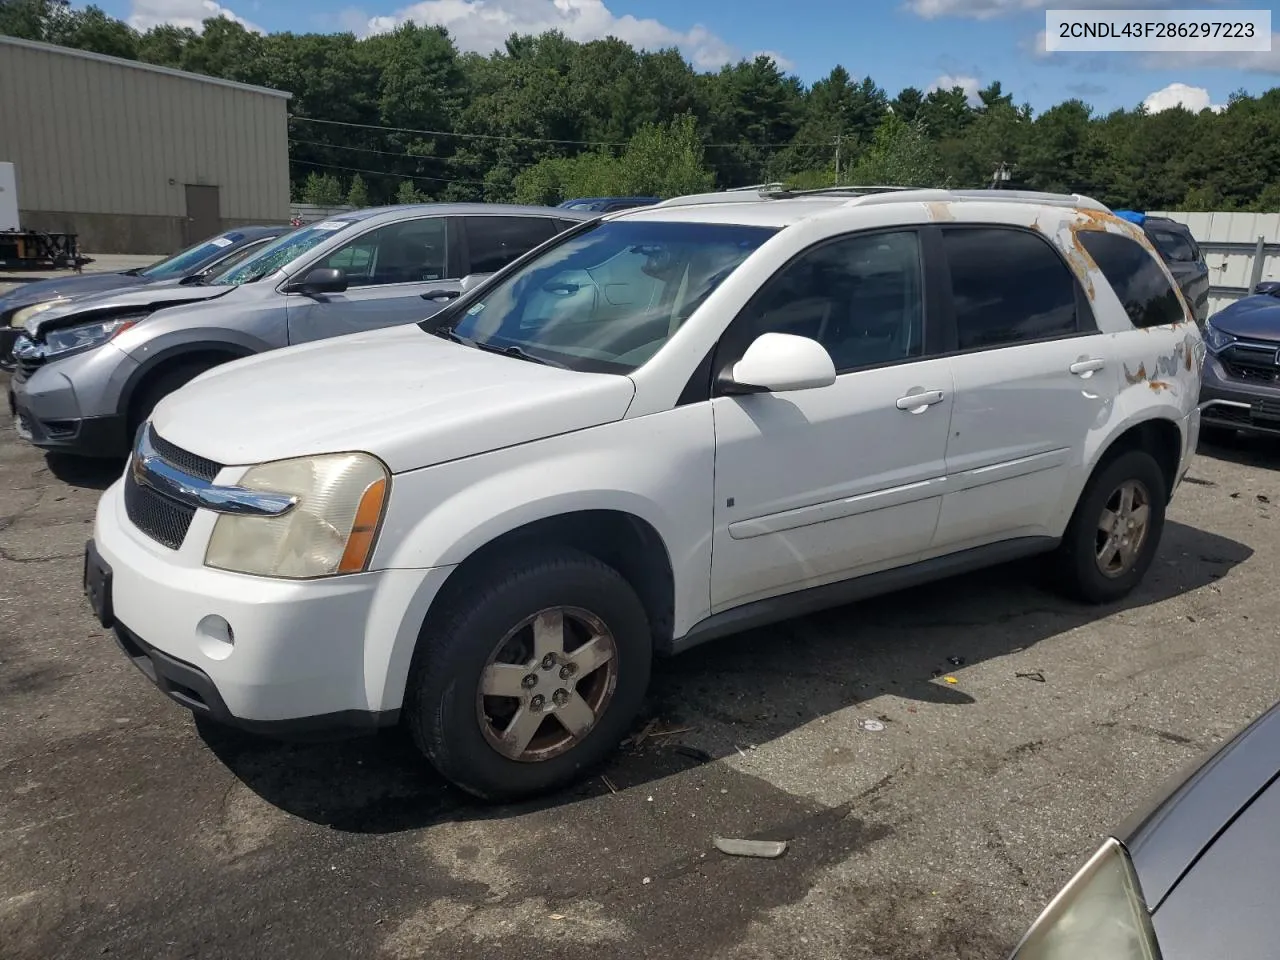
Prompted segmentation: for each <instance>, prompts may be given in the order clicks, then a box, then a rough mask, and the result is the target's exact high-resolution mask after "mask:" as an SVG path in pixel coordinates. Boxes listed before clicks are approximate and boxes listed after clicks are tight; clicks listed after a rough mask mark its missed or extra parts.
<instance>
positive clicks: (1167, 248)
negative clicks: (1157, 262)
mask: <svg viewBox="0 0 1280 960" xmlns="http://www.w3.org/2000/svg"><path fill="white" fill-rule="evenodd" d="M1147 236H1148V237H1150V238H1151V242H1152V244H1153V245H1154V246H1155V248H1156V249H1157V250H1159V251H1160V253H1161V255H1162V256H1164V258H1165V259H1166V260H1176V261H1179V262H1181V263H1194V262H1195V261H1196V259H1197V257H1196V248H1195V245H1194V244H1192V242H1191V238H1190V237H1188V236H1187V235H1186V234H1184V233H1181V232H1179V231H1177V230H1170V229H1167V228H1164V227H1152V226H1150V225H1148V227H1147Z"/></svg>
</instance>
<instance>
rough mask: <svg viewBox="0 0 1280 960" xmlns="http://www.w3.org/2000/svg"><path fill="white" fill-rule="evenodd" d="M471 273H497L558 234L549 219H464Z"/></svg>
mask: <svg viewBox="0 0 1280 960" xmlns="http://www.w3.org/2000/svg"><path fill="white" fill-rule="evenodd" d="M463 221H464V222H465V224H466V231H467V252H468V254H469V255H470V256H469V259H470V261H471V263H470V270H469V271H468V272H469V273H497V272H498V271H499V270H501V269H502V268H503V267H505V266H506V265H507V264H508V263H510V262H511V261H512V260H515V259H516V258H517V257H520V256H523V255H524V254H526V253H528V252H529V251H530V250H532V249H533V248H534V247H536V246H538V244H540V243H543V242H544V241H546V240H550V239H551V238H552V237H553V236H554V235H555V233H556V228H555V224H554V223H553V222H552V221H551V220H550V219H549V218H547V217H463Z"/></svg>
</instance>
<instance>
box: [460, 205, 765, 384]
mask: <svg viewBox="0 0 1280 960" xmlns="http://www.w3.org/2000/svg"><path fill="white" fill-rule="evenodd" d="M775 232H776V230H775V229H774V228H771V227H747V226H738V225H735V224H710V223H679V222H672V223H664V222H654V221H625V220H623V221H615V222H612V223H604V222H597V223H595V224H593V225H592V226H591V227H589V228H588V229H586V230H584V231H583V232H581V233H579V234H576V235H574V236H572V237H570V238H568V239H566V240H563V241H562V242H560V243H558V244H556V245H555V246H554V247H552V248H551V249H549V250H547V251H545V252H544V253H543V254H541V255H540V256H538V257H537V258H535V259H534V260H531V261H530V262H529V263H527V264H525V265H524V266H522V267H521V268H519V269H518V270H516V271H514V272H513V273H512V274H511V275H510V276H508V277H506V278H504V279H503V280H502V281H501V282H499V283H497V284H496V285H495V286H494V287H493V288H492V289H490V290H488V291H487V292H486V293H485V296H484V298H483V299H480V300H475V301H473V302H469V303H467V304H465V307H466V309H465V311H463V312H462V313H460V315H459V316H458V318H457V319H456V320H453V321H451V325H450V326H449V327H447V329H448V330H449V331H450V332H451V333H452V334H453V335H455V336H457V337H459V338H461V339H464V340H467V341H473V342H475V343H476V344H478V345H481V346H487V347H491V348H494V349H510V348H511V347H515V348H517V350H519V351H521V352H524V353H527V354H529V355H531V356H533V357H535V358H538V359H545V360H548V361H550V362H553V363H558V364H562V365H563V366H566V367H570V368H572V369H576V370H590V371H597V372H606V373H630V372H631V371H632V370H634V369H636V368H637V367H639V366H640V365H641V364H643V363H645V361H647V360H648V359H649V358H650V357H652V356H653V355H654V354H655V353H657V352H658V350H659V349H661V348H662V346H663V345H664V344H665V343H666V342H667V340H668V339H669V338H670V337H671V336H672V335H673V334H674V333H675V332H676V331H677V330H678V329H679V328H680V325H681V324H682V323H684V321H685V320H687V319H688V318H689V317H690V316H691V315H692V314H693V312H694V310H696V309H697V308H698V307H699V306H700V305H701V304H702V302H703V301H704V300H705V299H706V298H707V297H708V296H710V295H711V292H712V291H713V290H715V289H716V287H717V286H719V285H720V284H721V283H722V282H723V281H724V280H725V278H726V277H728V276H729V275H730V274H731V273H732V272H733V271H734V270H736V269H737V267H738V265H739V264H741V263H742V261H743V260H745V259H746V258H747V257H748V256H750V255H751V253H752V252H753V251H754V250H756V248H758V247H759V246H760V245H761V244H762V243H764V242H765V241H766V240H768V239H769V237H771V236H773V234H774V233H775ZM463 306H464V304H462V303H460V304H459V308H462V307H463Z"/></svg>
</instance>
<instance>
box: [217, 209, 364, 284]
mask: <svg viewBox="0 0 1280 960" xmlns="http://www.w3.org/2000/svg"><path fill="white" fill-rule="evenodd" d="M358 222H359V221H356V220H323V221H321V222H319V223H313V224H310V225H309V226H305V227H298V229H296V230H290V231H289V232H288V233H286V234H284V235H283V236H281V237H277V238H276V239H275V240H273V241H271V242H270V243H269V244H267V245H266V246H265V247H263V248H262V249H261V250H259V251H258V252H257V253H256V254H254V255H253V256H252V257H249V258H248V259H247V260H244V261H242V262H241V263H240V264H239V265H237V266H235V267H233V268H232V269H230V270H228V271H226V272H225V273H223V274H222V275H221V276H219V277H218V282H219V283H225V284H229V285H231V286H239V285H240V284H242V283H256V282H257V281H259V280H261V279H262V278H263V277H269V276H271V274H273V273H275V272H276V271H277V270H279V269H281V268H282V267H285V266H287V265H288V264H290V263H292V262H293V261H294V260H297V259H298V258H299V257H301V256H302V255H303V254H305V253H307V252H308V251H310V250H313V249H315V248H316V247H318V246H320V244H322V243H324V242H325V241H327V240H329V239H331V238H332V237H334V236H336V235H337V234H339V233H341V232H342V231H343V230H349V229H350V228H351V226H352V225H353V224H355V223H358Z"/></svg>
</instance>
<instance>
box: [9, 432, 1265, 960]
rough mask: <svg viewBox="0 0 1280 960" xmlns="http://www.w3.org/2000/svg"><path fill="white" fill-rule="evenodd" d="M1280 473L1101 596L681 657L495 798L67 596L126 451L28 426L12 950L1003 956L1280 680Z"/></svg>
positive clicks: (852, 627) (14, 723)
mask: <svg viewBox="0 0 1280 960" xmlns="http://www.w3.org/2000/svg"><path fill="white" fill-rule="evenodd" d="M1278 468H1280V445H1278V444H1275V443H1271V442H1266V441H1243V440H1242V441H1239V442H1237V443H1234V444H1232V445H1231V446H1229V447H1225V448H1206V449H1204V450H1203V451H1202V453H1201V456H1200V457H1199V458H1198V459H1197V460H1196V462H1195V463H1194V465H1193V466H1192V469H1191V473H1190V477H1189V479H1188V481H1187V482H1186V483H1185V484H1184V486H1183V487H1182V489H1181V490H1180V491H1179V492H1178V494H1177V497H1176V498H1175V500H1174V504H1173V506H1172V508H1171V511H1170V522H1169V524H1168V527H1167V529H1166V531H1165V536H1164V540H1163V544H1162V547H1161V550H1160V554H1159V558H1158V560H1157V562H1156V564H1155V566H1154V568H1153V569H1152V571H1151V575H1150V577H1149V579H1148V580H1147V582H1146V583H1145V585H1144V586H1143V587H1142V588H1141V589H1140V590H1139V591H1138V592H1137V593H1136V594H1135V595H1134V596H1133V597H1131V598H1130V599H1129V600H1128V601H1126V602H1124V603H1121V604H1118V605H1115V606H1113V607H1109V608H1103V609H1094V608H1084V607H1079V606H1076V605H1073V604H1070V603H1067V602H1064V601H1062V600H1060V599H1058V598H1057V597H1056V596H1055V595H1054V594H1052V593H1050V592H1047V591H1045V590H1044V589H1043V588H1042V587H1041V586H1040V585H1039V582H1038V581H1037V580H1036V578H1035V577H1034V576H1033V575H1032V571H1031V570H1030V569H1029V568H1028V566H1027V565H1026V564H1022V565H1019V566H1014V567H1006V568H1000V569H997V570H992V571H988V572H985V573H980V574H974V575H970V576H966V577H964V578H961V579H958V580H955V581H951V582H948V583H944V584H940V585H935V586H931V587H927V588H922V589H917V590H912V591H910V592H908V593H902V594H897V595H894V596H889V597H884V598H881V599H879V600H875V601H871V602H867V603H863V604H860V605H857V606H852V607H847V608H843V609H840V610H834V611H830V612H827V613H823V614H821V615H817V616H811V617H807V618H804V619H801V620H795V621H791V622H788V623H785V624H781V625H779V626H776V627H771V628H768V629H763V630H757V631H753V632H751V633H748V634H743V635H740V636H735V637H730V638H727V639H724V640H722V641H719V642H717V643H715V644H712V645H709V646H707V647H704V648H700V649H698V650H695V651H692V652H691V653H689V654H687V655H685V656H683V657H681V658H678V659H675V660H671V661H667V662H663V663H660V664H659V666H658V669H657V672H656V675H655V678H654V684H653V690H652V696H651V697H650V699H649V703H648V705H647V708H646V713H645V716H644V717H643V718H642V719H641V722H640V723H639V724H638V726H637V734H636V736H637V738H638V739H640V741H641V742H639V743H635V742H633V743H631V744H629V745H628V746H626V747H625V748H624V749H623V750H622V751H621V752H620V753H619V754H618V755H617V757H616V758H615V759H614V760H613V761H612V762H611V763H610V764H609V765H608V766H607V767H606V768H605V769H604V770H603V771H601V772H600V773H598V774H597V775H595V776H593V777H592V778H591V779H590V780H588V781H586V782H585V783H583V784H582V785H581V786H580V787H578V788H576V789H574V790H571V791H568V792H566V793H564V794H561V795H558V796H555V797H551V798H548V799H546V800H543V801H540V802H538V803H534V804H524V805H517V806H507V807H498V808H493V807H484V806H480V805H477V804H475V803H473V802H471V801H470V800H468V799H467V798H465V797H463V796H462V795H460V794H458V793H457V792H455V791H454V790H452V789H451V788H449V787H447V786H446V785H445V784H443V783H442V782H441V781H440V780H439V779H438V778H437V777H436V776H434V775H433V774H432V772H431V771H430V769H429V768H428V767H427V765H426V764H425V763H424V762H422V761H421V760H420V759H419V758H418V757H417V756H416V754H415V753H414V751H413V749H412V747H411V745H410V744H409V743H408V741H407V738H405V737H403V736H401V735H399V734H397V733H389V734H386V735H382V736H379V737H376V738H372V739H368V740H356V741H347V742H344V743H338V744H281V743H276V742H272V741H266V740H259V739H256V738H253V737H249V736H244V735H240V734H236V733H231V732H227V731H222V730H217V729H213V728H209V727H206V726H204V725H197V724H196V723H194V722H193V720H192V718H191V716H190V714H188V713H186V712H184V711H183V710H181V709H180V708H178V707H177V706H176V705H174V704H172V703H170V702H169V701H167V700H166V699H164V698H163V697H162V696H161V695H160V694H159V693H158V692H157V691H156V690H155V689H154V688H153V687H152V686H151V685H150V684H149V683H148V681H147V680H146V679H145V678H144V677H143V676H142V675H141V674H140V673H139V672H138V671H137V670H136V669H135V668H134V667H133V666H132V665H131V664H130V663H129V662H128V661H127V660H126V659H125V658H124V656H123V655H122V654H121V653H120V652H119V651H118V650H117V648H116V647H115V645H114V643H113V641H112V640H111V639H110V638H109V637H108V636H106V635H104V632H103V631H102V630H101V629H100V628H98V626H97V624H96V622H95V621H94V620H93V619H92V617H91V615H90V614H89V611H88V609H87V606H86V604H85V602H84V600H83V598H82V596H81V593H80V575H81V551H82V548H83V545H84V541H85V539H86V537H87V536H88V535H89V532H90V529H91V518H92V514H93V508H94V504H95V502H96V500H97V498H98V497H99V495H100V491H101V489H102V488H104V487H105V486H106V485H107V484H108V483H110V482H112V481H113V480H114V478H115V476H116V475H117V474H118V472H119V469H120V466H119V465H106V466H102V465H98V466H93V465H88V466H86V465H84V464H77V463H75V462H72V461H67V460H63V459H53V460H47V459H46V458H45V457H44V456H42V455H41V454H39V453H38V452H37V451H35V450H34V449H32V448H30V447H29V446H26V445H24V444H23V443H22V442H20V441H19V440H18V439H17V438H16V437H15V435H14V434H13V432H12V430H11V429H10V428H9V426H8V425H7V424H6V425H5V426H3V427H2V428H0V798H2V800H0V956H3V957H4V958H5V960H54V958H75V960H80V958H90V957H102V956H108V957H127V958H130V960H143V958H153V957H154V958H173V960H180V958H181V960H186V958H222V957H227V958H236V960H244V958H258V957H262V958H268V957H269V958H273V960H274V958H300V960H319V958H329V957H334V958H347V957H359V958H393V960H409V958H414V960H416V958H425V957H430V958H433V960H438V958H468V960H470V958H487V957H494V958H504V960H509V958H512V957H520V958H522V960H538V958H544V957H545V958H553V957H554V958H557V960H575V958H579V957H581V958H588V957H589V958H591V960H599V958H600V957H601V956H627V957H641V958H648V957H653V958H659V957H661V958H664V960H667V958H671V957H681V956H687V957H697V958H700V960H701V958H708V960H738V958H741V960H747V958H752V960H755V958H760V960H763V958H800V957H804V958H839V960H862V958H876V960H900V958H930V960H947V958H988V957H990V958H1002V957H1005V956H1007V954H1008V952H1009V950H1010V948H1011V947H1012V946H1013V945H1014V943H1015V942H1016V941H1017V939H1018V938H1019V936H1020V935H1021V933H1022V932H1023V930H1024V929H1025V927H1026V926H1027V924H1028V923H1029V922H1030V921H1031V920H1032V919H1033V918H1034V917H1035V915H1036V914H1037V913H1038V912H1039V910H1040V909H1041V907H1042V906H1043V905H1044V903H1045V902H1046V901H1047V900H1048V898H1049V897H1050V896H1052V894H1053V893H1054V892H1056V890H1057V889H1058V888H1059V887H1060V885H1061V884H1062V883H1063V882H1065V881H1066V880H1067V879H1068V878H1069V876H1070V875H1071V874H1072V873H1073V872H1074V871H1075V869H1076V868H1077V867H1078V866H1079V865H1080V864H1081V862H1082V861H1083V860H1084V859H1085V858H1086V857H1087V856H1088V855H1089V854H1090V853H1091V852H1092V851H1093V849H1094V848H1095V846H1096V845H1097V844H1098V843H1099V842H1100V840H1101V839H1102V838H1103V836H1104V835H1105V833H1106V831H1107V830H1108V829H1110V828H1111V827H1113V826H1114V825H1116V824H1117V823H1118V822H1119V821H1121V820H1122V819H1123V818H1124V817H1125V816H1126V815H1127V814H1128V813H1129V812H1130V811H1131V810H1132V809H1133V808H1134V807H1135V806H1137V805H1138V804H1140V803H1141V802H1142V801H1143V800H1144V799H1146V797H1147V796H1148V795H1149V793H1150V791H1152V790H1153V789H1155V788H1156V787H1157V786H1158V785H1159V784H1160V783H1161V782H1162V781H1163V780H1164V779H1165V778H1166V777H1167V776H1168V775H1169V774H1171V773H1172V772H1174V771H1176V770H1178V769H1179V768H1180V767H1182V766H1183V765H1184V764H1186V763H1188V762H1189V761H1191V760H1193V759H1194V758H1196V757H1197V756H1199V755H1201V754H1202V752H1203V751H1206V750H1209V749H1211V748H1213V747H1214V746H1215V745H1217V744H1218V743H1220V742H1221V740H1222V739H1223V738H1224V737H1227V736H1229V735H1230V734H1231V733H1232V732H1233V731H1235V730H1236V729H1237V728H1238V727H1239V726H1241V725H1242V724H1244V723H1245V722H1246V721H1247V720H1248V719H1250V718H1251V717H1253V716H1254V715H1256V714H1257V713H1260V712H1261V711H1262V710H1264V709H1265V708H1266V707H1267V706H1268V705H1269V704H1270V703H1271V702H1272V701H1273V700H1274V699H1276V697H1277V691H1278V690H1280V660H1278V658H1277V651H1278V650H1280V630H1278V629H1277V626H1276V624H1277V623H1278V622H1280V590H1278V589H1277V577H1278V576H1280V575H1278V574H1277V572H1276V571H1277V569H1278V567H1277V559H1278V556H1277V554H1278V553H1280V550H1278V549H1277V536H1276V531H1277V529H1278V527H1280V511H1278V509H1277V504H1280V473H1277V469H1278ZM948 676H950V677H953V678H954V679H955V681H956V682H955V683H954V684H951V683H948V682H946V678H947V677H948ZM868 720H874V721H877V722H876V723H872V724H869V727H870V728H871V729H867V728H865V727H864V726H862V725H860V721H868ZM641 734H645V735H644V736H643V737H641ZM717 836H720V837H746V838H768V839H785V840H788V841H789V848H788V850H787V852H786V853H785V855H784V856H782V857H781V858H779V859H777V860H759V859H742V858H733V857H728V856H725V855H724V854H722V853H720V852H719V851H718V850H716V849H715V848H714V846H713V840H714V838H715V837H717Z"/></svg>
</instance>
